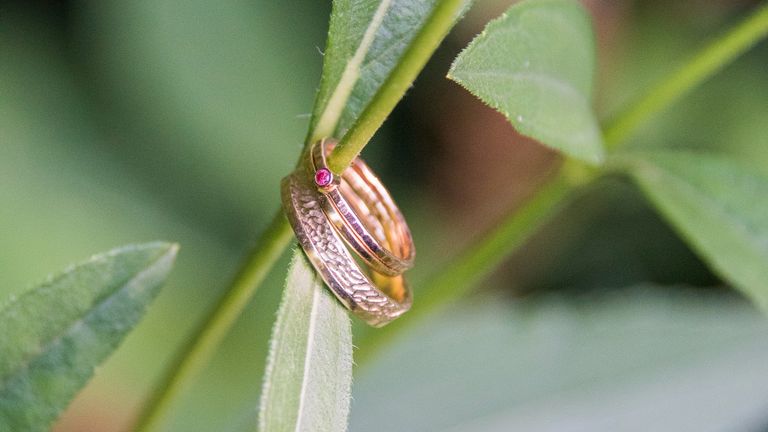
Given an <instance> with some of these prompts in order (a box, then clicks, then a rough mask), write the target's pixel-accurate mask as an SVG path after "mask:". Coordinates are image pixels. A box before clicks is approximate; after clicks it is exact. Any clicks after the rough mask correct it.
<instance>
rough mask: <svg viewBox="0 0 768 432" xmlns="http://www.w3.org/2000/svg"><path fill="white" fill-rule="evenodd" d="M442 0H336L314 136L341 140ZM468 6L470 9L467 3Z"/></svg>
mask: <svg viewBox="0 0 768 432" xmlns="http://www.w3.org/2000/svg"><path fill="white" fill-rule="evenodd" d="M438 3H439V1H438V0H335V1H334V2H333V11H332V13H331V21H330V26H329V30H328V41H327V44H326V49H325V57H324V61H323V75H322V78H321V81H320V88H319V90H318V95H317V99H316V101H315V107H314V110H313V115H312V124H311V125H310V131H312V134H313V136H314V137H316V138H318V137H321V136H326V135H332V134H334V132H335V135H336V136H337V137H338V136H341V135H342V134H343V133H344V131H346V130H347V129H348V128H349V127H350V126H351V125H352V123H353V122H354V121H355V120H356V119H357V117H359V115H360V113H361V112H362V111H363V109H364V108H365V107H366V106H367V105H368V103H369V102H370V101H371V99H372V98H373V95H374V94H375V93H376V91H378V89H379V88H380V87H381V85H382V84H383V83H384V81H385V80H386V78H387V77H388V76H389V74H390V72H391V71H392V69H394V67H395V66H396V65H397V64H398V62H399V60H400V58H401V57H402V56H403V53H404V52H405V50H406V48H407V47H408V45H409V44H410V43H411V41H412V40H413V38H414V36H416V34H417V33H418V31H419V30H420V29H421V27H422V26H423V25H424V23H425V22H426V20H427V19H428V18H429V16H430V14H431V13H432V11H433V10H434V8H435V6H436V5H437V4H438ZM465 6H466V5H465Z"/></svg>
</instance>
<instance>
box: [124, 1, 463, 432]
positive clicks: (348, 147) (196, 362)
mask: <svg viewBox="0 0 768 432" xmlns="http://www.w3.org/2000/svg"><path fill="white" fill-rule="evenodd" d="M465 1H466V0H443V1H442V2H441V3H440V4H438V5H437V6H436V7H435V9H434V11H433V12H432V14H431V16H430V17H429V18H428V19H427V22H426V24H425V26H424V27H423V28H422V29H421V30H420V31H419V33H418V34H417V35H416V37H415V38H414V40H413V42H411V45H410V46H409V48H408V49H407V50H406V52H405V54H404V56H403V59H402V60H401V62H400V63H399V64H398V65H397V66H396V67H395V68H394V70H393V71H392V73H391V75H390V76H389V77H388V79H387V80H386V81H385V82H384V83H383V84H382V87H381V88H380V89H379V91H378V92H377V93H376V94H375V95H374V97H373V99H372V101H371V103H370V104H369V106H368V107H366V109H365V110H364V111H363V113H362V114H361V115H360V118H359V119H358V120H357V122H356V123H355V124H354V125H353V126H352V128H351V129H350V131H349V132H348V133H347V134H346V135H345V136H344V137H343V138H342V140H341V142H340V143H339V145H338V146H337V147H336V149H334V152H333V154H331V155H330V157H329V161H328V162H329V164H330V166H331V168H332V169H334V170H335V171H336V172H342V171H344V169H346V167H347V166H348V165H349V164H350V163H352V160H354V158H355V157H356V156H357V155H358V154H359V152H360V151H361V150H362V148H363V147H365V145H366V144H368V142H369V141H370V138H371V137H372V136H373V133H374V132H375V131H376V130H377V129H378V128H379V127H380V126H381V124H382V123H383V122H384V120H385V119H386V118H387V116H388V115H389V113H390V112H391V111H392V109H394V107H395V105H396V104H397V102H398V101H399V100H400V99H402V97H403V95H404V94H405V92H406V90H408V88H409V87H410V85H411V83H412V82H413V80H414V79H416V76H417V75H418V73H419V71H421V69H422V68H423V67H424V65H425V64H426V62H427V61H428V60H429V58H430V57H431V56H432V54H433V52H434V51H435V49H436V48H437V46H438V45H439V44H440V41H442V40H443V39H444V38H445V35H446V34H447V33H448V31H449V30H450V29H451V27H452V26H453V24H454V22H455V20H456V18H457V16H458V14H459V12H460V11H461V9H462V8H463V6H464V4H465ZM308 136H312V134H309V135H308ZM305 152H306V148H305V150H304V153H305ZM304 153H303V154H302V156H301V157H304ZM292 234H293V233H292V232H291V229H290V226H289V224H288V222H287V221H286V220H285V217H284V216H283V215H282V211H280V212H279V213H278V214H277V215H276V216H275V218H274V220H273V222H272V224H271V225H270V227H269V228H268V229H267V231H265V232H264V234H263V235H262V236H261V238H260V239H259V242H258V243H257V245H256V247H255V248H254V249H253V251H252V252H251V254H250V255H249V257H248V259H247V260H246V262H245V263H244V264H243V266H242V268H241V271H240V274H239V276H238V277H237V278H236V280H235V281H234V283H233V284H232V285H231V286H230V287H229V289H228V290H227V291H226V292H225V294H224V296H223V297H222V298H221V300H220V301H219V303H218V304H217V306H216V308H214V309H213V310H212V311H211V313H210V314H209V315H208V317H207V319H206V320H205V321H204V322H203V323H202V324H201V326H200V327H199V328H198V330H197V331H196V332H195V333H194V334H193V336H192V338H191V339H190V342H189V343H188V344H187V345H186V346H185V347H183V348H182V350H181V351H180V352H179V354H178V356H177V357H176V359H175V361H174V362H173V363H172V366H171V367H170V368H169V369H168V372H167V374H166V375H165V376H164V377H163V379H162V381H161V382H160V385H158V386H157V388H156V389H155V391H154V393H153V395H152V396H151V397H150V399H149V402H148V403H147V405H146V406H145V409H144V411H143V412H142V414H141V415H140V419H139V422H138V427H137V431H141V432H149V431H153V430H161V429H162V425H163V424H165V422H166V421H167V420H168V416H169V414H170V411H171V408H172V405H173V403H174V401H175V400H177V399H178V396H179V395H181V394H182V393H183V392H184V390H185V389H187V388H188V387H189V386H190V385H191V383H192V381H194V379H195V378H196V377H197V375H198V374H199V373H200V371H201V370H202V369H203V367H204V366H205V365H206V364H207V363H208V361H209V360H210V358H211V356H212V355H213V353H214V350H215V348H216V347H217V346H218V345H219V343H220V342H221V340H222V339H223V338H224V336H225V335H226V333H227V332H228V331H229V329H230V328H231V327H232V325H233V324H234V322H235V320H236V319H237V317H238V316H239V315H240V313H241V312H242V311H243V308H245V306H246V305H247V303H248V301H249V300H250V299H251V297H252V296H253V293H254V292H255V291H256V288H258V286H259V284H260V283H261V282H262V281H263V280H264V277H266V275H267V273H268V272H269V270H270V269H271V268H272V266H274V264H275V262H276V261H277V259H278V258H279V257H280V255H281V254H282V253H283V251H284V250H285V248H286V247H287V246H288V244H289V243H290V240H291V239H292V238H293V236H292Z"/></svg>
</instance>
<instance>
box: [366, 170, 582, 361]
mask: <svg viewBox="0 0 768 432" xmlns="http://www.w3.org/2000/svg"><path fill="white" fill-rule="evenodd" d="M567 172H568V170H566V169H561V170H560V171H559V172H558V173H557V174H556V175H555V176H554V177H553V178H552V179H550V180H549V181H548V183H547V184H546V185H544V186H543V187H542V188H541V189H539V190H538V192H537V193H536V195H535V196H534V197H532V198H531V199H530V200H529V201H528V202H527V203H526V204H525V205H524V206H523V207H522V208H519V209H517V210H515V211H514V212H512V213H511V214H510V215H509V216H507V217H506V219H504V220H503V221H502V223H501V224H499V225H498V226H497V227H495V228H494V229H493V230H492V231H490V232H489V233H488V234H486V235H485V236H484V237H483V238H482V239H481V240H480V241H479V242H477V243H476V244H475V245H474V246H473V247H470V248H469V249H468V250H466V251H465V252H463V253H462V254H460V255H459V256H458V257H456V258H455V259H453V260H451V262H450V263H449V264H448V265H446V266H445V267H443V268H442V269H441V270H439V271H438V272H437V273H435V274H434V275H433V276H432V277H430V278H429V279H427V281H426V282H424V284H422V286H421V287H420V288H419V291H422V292H424V295H422V296H419V297H418V303H417V304H415V305H414V307H413V309H412V310H411V311H409V312H408V313H407V314H405V315H403V316H402V317H400V319H398V320H397V321H395V322H393V323H391V324H389V325H388V326H386V327H384V328H382V329H378V330H376V331H375V332H371V333H370V334H368V335H367V337H366V338H365V339H364V340H363V341H362V342H361V343H360V347H359V348H358V350H357V351H355V363H356V364H358V365H360V364H362V363H364V362H366V361H367V360H369V359H370V358H372V356H373V355H374V354H375V353H376V352H377V351H378V349H380V347H381V346H382V345H384V344H385V343H386V342H387V341H388V340H390V339H391V338H392V337H393V336H394V335H396V334H398V333H402V332H403V330H405V329H406V328H408V327H410V326H413V325H414V324H416V323H418V322H420V321H421V319H423V318H424V317H426V316H428V315H430V314H432V313H434V312H436V311H438V310H441V309H443V308H445V307H447V306H449V305H451V304H452V303H453V302H454V301H456V300H457V299H458V298H460V297H462V296H463V295H465V294H466V293H467V292H468V291H469V290H470V289H471V288H472V287H473V286H474V285H475V284H476V283H477V282H479V281H480V280H482V279H483V278H484V277H485V276H487V275H488V274H489V273H490V272H491V271H493V269H495V268H496V267H497V266H498V265H499V264H501V263H502V262H503V261H504V260H505V259H506V258H507V257H508V256H509V255H510V254H512V252H514V251H515V250H516V249H517V248H518V247H520V246H521V245H523V244H524V243H525V242H526V241H527V240H528V239H529V238H530V237H531V236H532V235H533V234H534V233H536V232H537V231H538V230H539V229H540V228H541V227H542V226H543V225H545V224H546V223H547V222H549V221H550V220H551V219H552V217H553V216H555V215H556V214H558V212H559V211H560V209H562V208H563V207H564V205H565V204H566V203H567V202H568V200H569V199H570V198H571V197H573V195H574V194H573V192H574V191H575V190H576V189H577V187H578V186H579V185H580V184H581V183H582V182H584V183H588V182H590V181H591V180H592V178H591V177H589V178H588V177H581V179H580V180H579V181H578V183H574V182H573V181H572V180H571V179H569V178H568V176H567V174H566V173H567Z"/></svg>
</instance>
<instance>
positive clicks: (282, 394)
mask: <svg viewBox="0 0 768 432" xmlns="http://www.w3.org/2000/svg"><path fill="white" fill-rule="evenodd" d="M351 384H352V330H351V323H350V320H349V315H348V314H347V311H346V310H345V309H344V307H343V306H342V305H341V304H339V302H338V301H337V300H336V299H335V298H334V297H333V295H332V294H331V293H330V291H329V290H328V289H327V288H326V287H325V286H324V285H323V282H322V281H321V280H320V279H319V277H318V276H317V275H316V273H315V271H314V270H313V269H312V267H311V266H310V265H309V263H307V260H306V258H304V255H303V253H302V252H301V251H299V250H297V251H296V252H294V256H293V261H292V262H291V266H290V269H289V270H288V280H287V281H286V285H285V291H284V293H283V300H282V303H281V305H280V309H279V310H278V313H277V322H276V323H275V327H274V330H273V334H272V341H271V347H270V354H269V363H268V365H267V372H266V376H265V379H264V388H263V390H262V398H261V408H260V412H259V430H260V431H261V432H275V431H291V432H294V431H308V432H310V431H311V432H341V431H345V430H346V429H347V417H348V415H349V398H350V387H351Z"/></svg>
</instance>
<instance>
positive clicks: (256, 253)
mask: <svg viewBox="0 0 768 432" xmlns="http://www.w3.org/2000/svg"><path fill="white" fill-rule="evenodd" d="M463 3H464V1H463V0H444V1H443V2H442V3H440V4H439V5H438V6H437V7H436V8H435V11H434V12H433V14H432V16H431V17H430V18H429V19H428V21H427V24H426V26H425V27H424V28H423V29H422V30H421V31H420V33H419V34H418V35H417V36H416V38H415V39H414V42H413V44H412V45H411V47H410V48H409V49H408V50H407V51H406V53H405V57H404V59H403V62H402V63H403V64H402V65H398V66H397V67H396V68H395V69H394V70H393V72H392V75H391V76H390V77H389V78H388V79H387V81H385V83H384V85H383V86H382V88H381V89H380V90H379V92H378V93H377V94H376V95H375V96H374V99H373V100H372V101H371V104H370V105H369V106H368V107H367V108H366V109H365V111H363V113H362V114H361V116H360V118H359V119H358V121H357V122H356V123H355V124H354V125H353V126H352V128H351V129H350V130H349V132H348V133H347V134H346V135H345V136H344V137H343V138H342V140H341V142H340V143H339V146H337V148H336V149H335V151H334V153H333V154H332V155H331V157H330V158H329V165H330V166H331V168H332V169H333V170H334V171H335V172H341V171H343V170H344V168H345V167H346V166H347V165H349V163H350V162H351V161H352V160H353V159H354V158H355V157H356V156H357V155H358V154H359V153H360V151H361V150H362V148H363V147H364V146H365V145H366V144H367V143H368V141H369V140H370V138H371V137H372V136H373V134H374V133H375V131H376V130H377V129H378V128H379V127H380V126H381V124H382V123H383V122H384V120H385V119H386V117H387V116H388V115H389V113H390V112H391V111H392V109H393V108H394V106H395V104H397V102H398V101H399V100H400V99H401V98H402V96H403V94H404V93H405V91H406V90H407V89H408V87H409V86H410V85H411V83H412V82H413V79H415V77H416V75H417V74H418V72H419V70H421V68H422V67H423V66H424V64H426V62H427V60H428V59H429V57H430V56H431V55H432V52H433V51H434V49H435V48H436V47H437V45H438V44H439V42H440V40H442V38H443V37H444V36H445V34H446V33H447V32H448V30H449V29H450V27H451V25H452V24H453V21H454V20H455V19H456V15H457V14H458V12H459V11H460V10H461V7H462V6H463ZM766 32H768V6H763V7H761V8H760V9H758V11H757V12H756V13H755V14H753V15H752V16H751V17H750V18H748V19H747V20H745V21H744V22H743V23H741V24H740V25H738V26H737V27H735V28H734V29H732V30H731V31H730V32H729V33H728V34H726V35H725V36H724V37H723V38H721V39H720V40H719V41H716V42H715V43H713V44H712V45H710V46H709V47H707V48H705V49H704V50H703V51H702V52H701V53H699V54H698V55H696V56H695V57H694V58H693V60H692V61H691V62H690V63H688V64H687V65H686V66H684V67H683V68H682V69H680V71H678V72H677V73H676V74H674V75H673V76H672V77H670V78H669V79H668V80H666V81H664V82H663V83H661V84H660V85H659V86H658V87H656V88H654V89H652V90H651V91H650V92H649V93H647V95H646V96H645V97H643V98H642V99H640V101H639V102H637V103H636V104H634V105H632V106H631V107H630V108H629V109H628V110H627V111H625V112H624V114H622V115H621V116H620V117H619V118H618V119H617V120H616V121H615V122H613V123H611V124H610V125H609V126H607V127H606V128H605V129H604V131H605V137H606V143H607V144H608V146H609V147H615V146H616V145H618V144H619V143H620V142H621V141H624V140H625V139H626V138H627V137H628V136H629V135H631V134H632V133H633V132H634V131H635V130H636V128H637V127H638V126H639V125H640V124H642V123H643V122H645V121H647V120H648V119H649V118H650V117H651V116H652V115H653V114H654V113H656V112H658V111H661V110H662V109H664V108H665V107H667V106H669V105H670V104H672V103H674V102H675V101H676V100H677V99H678V98H679V97H681V96H682V95H683V94H685V93H686V92H687V91H688V90H690V89H692V88H693V87H695V86H696V85H698V84H700V83H701V82H703V81H704V80H705V79H706V78H708V77H709V76H711V75H712V74H714V73H715V72H716V71H717V70H719V69H721V68H722V67H723V66H725V65H726V64H727V63H729V62H731V61H733V59H735V58H736V57H737V56H738V55H739V54H741V53H743V52H744V51H746V50H747V49H748V48H749V47H750V46H752V45H753V44H754V43H756V42H757V41H758V40H759V39H760V38H762V37H764V36H765V35H766ZM572 165H573V164H567V165H566V169H563V170H561V171H560V173H559V174H558V175H557V176H556V177H554V178H553V180H551V182H550V183H549V184H548V185H547V186H545V187H544V188H543V189H542V190H541V191H540V192H539V193H538V194H537V195H536V196H535V197H534V198H532V200H531V201H530V202H529V203H528V204H526V205H525V206H524V207H523V208H522V209H520V210H518V211H516V212H515V213H514V214H511V215H509V216H508V217H507V218H506V219H505V221H504V222H503V223H502V224H501V225H500V226H499V227H497V228H496V229H494V230H493V231H492V232H491V233H489V234H488V235H487V236H486V237H485V238H484V239H483V240H481V241H480V242H479V243H478V244H477V245H476V246H474V247H473V248H471V249H469V250H468V251H466V252H464V253H463V254H461V255H459V257H457V258H456V259H455V260H454V261H453V262H452V264H451V265H448V266H446V267H445V270H444V271H443V272H441V273H439V274H438V276H435V277H434V278H432V279H430V280H429V281H428V282H427V284H426V287H425V289H424V291H425V292H426V294H425V295H424V296H423V297H420V298H419V300H418V301H419V305H418V306H417V307H416V308H414V309H413V311H411V312H410V313H409V314H407V315H405V317H408V318H401V319H400V320H398V321H397V322H395V323H393V324H390V326H388V327H385V328H384V329H381V330H378V331H377V332H375V333H372V336H371V337H370V339H368V340H366V341H365V343H364V346H363V348H362V349H361V350H359V351H358V352H357V354H356V357H357V358H358V359H359V361H361V359H365V358H369V357H370V355H371V353H373V352H374V349H377V348H379V347H380V346H381V345H382V342H384V341H386V340H387V339H389V338H391V337H392V336H393V335H395V334H396V333H398V332H399V331H400V330H401V329H402V328H404V327H407V326H409V325H413V323H415V322H418V320H419V319H421V318H423V317H425V316H426V315H427V314H428V313H429V312H432V311H435V310H438V309H440V308H442V307H445V306H446V305H448V304H450V303H451V302H453V301H455V300H456V299H457V298H459V297H460V296H462V295H463V294H465V293H466V292H467V291H468V290H470V289H471V288H472V286H473V284H474V283H476V282H478V281H479V280H480V279H482V278H483V277H484V276H485V275H486V274H488V273H489V272H490V271H491V270H492V269H493V268H495V267H496V266H497V265H498V264H499V263H500V262H502V260H504V259H505V258H506V257H507V256H508V255H509V254H511V253H512V252H514V251H515V250H516V249H517V248H518V247H519V246H520V245H521V244H523V243H524V242H525V240H527V239H528V238H529V237H530V236H531V235H532V234H533V233H534V232H536V230H537V229H538V228H539V227H541V225H543V224H544V223H545V222H546V221H547V220H549V219H551V218H552V217H553V215H555V214H557V212H558V210H559V209H560V208H561V207H562V206H563V204H564V203H565V202H566V198H567V197H568V196H569V194H570V192H572V191H573V190H574V189H575V185H576V184H581V183H582V182H584V181H588V180H590V179H592V178H594V176H595V173H594V172H591V171H584V170H582V169H579V168H578V167H576V169H570V168H573V166H572ZM569 167H570V168H569ZM572 172H577V173H580V174H579V176H578V177H572V176H570V175H569V173H572ZM585 173H586V174H587V175H584V174H585ZM573 178H578V181H576V182H574V181H573V180H572V179H573ZM291 238H292V233H291V231H290V227H289V226H288V223H287V222H286V221H285V218H284V217H283V216H282V213H279V214H278V215H277V216H276V217H275V219H274V221H273V222H272V224H271V225H270V227H269V228H268V229H267V231H265V233H264V234H263V235H262V237H261V239H260V241H259V243H258V244H257V247H256V248H255V249H254V250H253V252H252V253H251V255H250V256H249V258H248V259H247V261H246V262H245V264H244V265H243V267H242V270H241V272H240V275H239V276H238V278H237V279H236V280H235V282H234V283H233V285H232V286H231V287H230V288H229V289H228V291H227V292H226V293H225V294H224V296H223V297H222V299H221V301H220V302H219V303H218V305H217V307H216V308H215V309H214V310H213V311H212V312H211V314H210V315H209V316H208V319H206V320H205V322H204V323H203V324H202V326H201V327H200V329H199V330H198V331H197V332H196V333H195V336H194V338H193V339H192V340H191V342H190V343H189V344H188V345H187V346H186V347H185V348H184V349H183V350H182V351H181V353H180V354H179V356H178V357H177V359H176V361H175V362H174V363H173V365H174V366H173V367H172V368H171V369H169V373H168V374H167V375H166V376H165V377H164V379H163V381H162V383H161V385H159V386H158V387H157V389H156V391H155V393H154V394H153V397H152V398H151V399H150V403H149V404H148V405H147V408H146V410H145V411H144V413H143V414H142V416H141V419H140V421H139V428H138V430H140V431H145V432H146V431H150V430H158V429H159V428H160V426H161V425H162V424H163V423H164V422H165V421H166V420H167V417H168V415H169V412H170V408H171V405H172V403H173V401H174V400H176V399H177V397H178V395H179V394H181V393H182V392H183V390H184V389H186V388H187V387H188V386H189V385H190V384H191V382H192V381H193V379H194V378H195V377H196V376H197V374H198V373H199V372H200V370H201V369H202V368H203V367H204V366H205V364H206V363H207V362H208V360H209V359H210V357H211V355H212V354H213V352H214V350H215V348H216V347H217V346H218V344H219V343H220V342H221V340H222V339H223V337H224V335H225V334H226V333H227V331H228V330H229V328H230V327H231V326H232V324H233V323H234V321H235V319H236V318H237V317H238V316H239V315H240V313H241V312H242V310H243V308H244V307H245V305H246V304H247V303H248V301H249V300H250V298H251V296H252V295H253V293H254V292H255V290H256V288H257V287H258V285H259V284H260V283H261V281H262V280H263V279H264V277H265V276H266V274H267V273H268V272H269V270H270V269H271V268H272V266H273V265H274V264H275V262H276V260H277V259H278V258H279V257H280V255H281V254H282V252H283V251H284V250H285V248H286V247H287V246H288V244H289V243H290V240H291Z"/></svg>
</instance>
